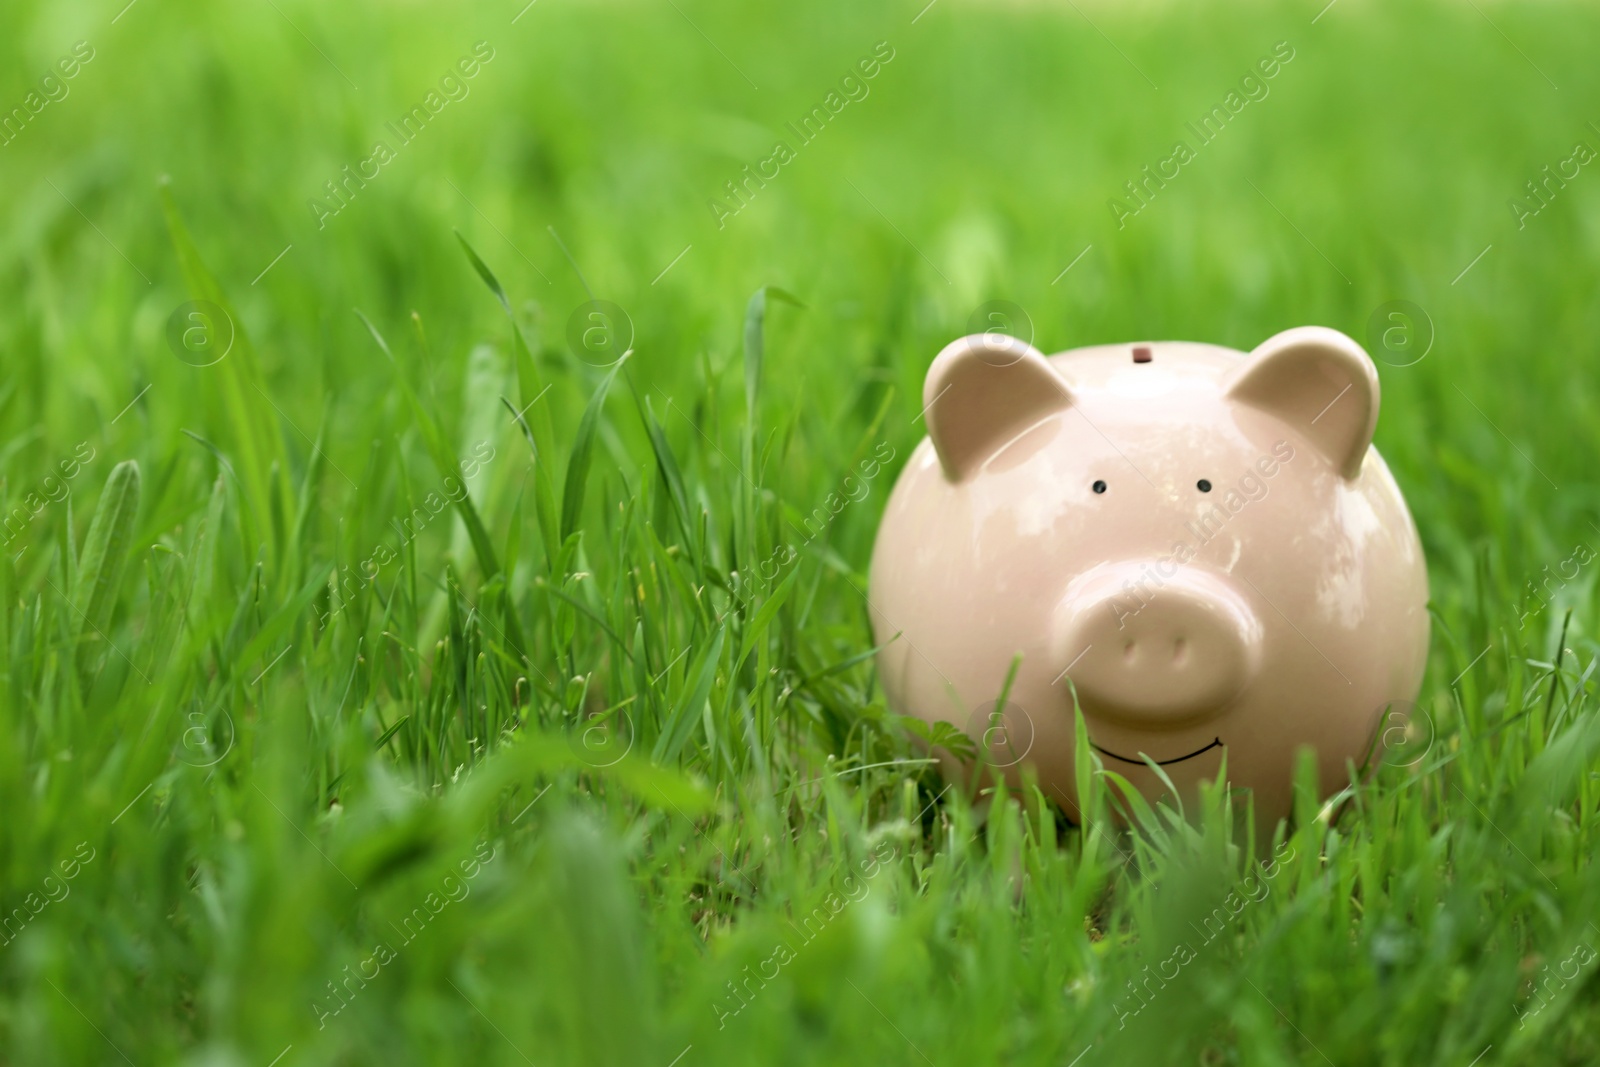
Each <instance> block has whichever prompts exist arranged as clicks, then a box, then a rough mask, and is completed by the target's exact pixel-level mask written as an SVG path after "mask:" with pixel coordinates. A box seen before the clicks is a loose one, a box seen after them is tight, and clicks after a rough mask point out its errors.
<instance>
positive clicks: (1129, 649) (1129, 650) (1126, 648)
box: [1122, 641, 1134, 663]
mask: <svg viewBox="0 0 1600 1067" xmlns="http://www.w3.org/2000/svg"><path fill="white" fill-rule="evenodd" d="M1133 656H1134V645H1133V642H1132V641H1129V642H1128V643H1127V644H1125V645H1123V646H1122V658H1123V659H1125V660H1127V661H1128V662H1129V663H1132V662H1133Z"/></svg>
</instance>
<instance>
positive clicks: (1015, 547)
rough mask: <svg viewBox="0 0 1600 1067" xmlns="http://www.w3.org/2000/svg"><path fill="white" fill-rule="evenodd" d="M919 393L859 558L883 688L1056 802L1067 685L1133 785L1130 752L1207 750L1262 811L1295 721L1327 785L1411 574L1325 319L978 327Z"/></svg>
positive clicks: (1408, 671)
mask: <svg viewBox="0 0 1600 1067" xmlns="http://www.w3.org/2000/svg"><path fill="white" fill-rule="evenodd" d="M924 403H925V404H927V405H928V407H927V420H928V427H929V434H930V436H929V438H928V439H926V440H924V441H923V442H922V443H921V445H920V446H918V448H917V449H916V451H915V452H914V453H913V454H912V456H911V457H910V460H909V462H908V463H907V466H906V468H905V470H904V471H903V472H902V473H901V475H900V479H899V481H898V482H897V484H896V485H895V488H894V491H893V493H892V495H891V497H890V499H889V503H888V505H887V508H886V511H885V514H884V517H883V523H882V526H881V527H880V529H879V531H878V539H877V543H876V545H875V547H874V551H873V559H872V577H871V589H870V601H871V609H872V620H873V626H874V629H875V633H876V636H877V640H878V642H879V643H880V644H886V647H885V648H884V649H883V651H882V652H881V653H880V654H879V668H880V673H881V677H882V679H883V683H884V687H885V689H886V691H887V694H888V697H889V701H890V705H891V707H893V708H894V709H895V710H896V711H898V712H900V713H902V714H910V715H916V716H919V717H921V718H923V719H926V720H930V721H931V720H945V721H949V722H952V723H954V724H956V725H957V726H959V727H961V728H963V729H964V730H965V731H966V732H967V733H968V735H969V736H971V737H972V738H973V740H974V742H976V743H977V744H978V745H979V746H980V749H981V750H982V756H981V758H982V759H983V760H984V761H985V762H987V763H989V764H990V765H991V766H992V767H994V768H995V769H996V770H997V771H1001V770H1002V769H1003V773H1007V774H1008V775H1011V776H1013V777H1014V776H1015V774H1016V771H1017V769H1018V768H1019V767H1021V766H1022V765H1023V764H1024V763H1027V764H1031V765H1032V766H1033V767H1034V768H1036V770H1037V773H1038V778H1039V782H1040V785H1041V787H1042V788H1043V789H1045V790H1046V791H1047V792H1049V793H1050V794H1052V795H1053V796H1054V797H1055V798H1056V799H1057V800H1058V801H1059V802H1061V803H1062V804H1063V805H1064V806H1065V807H1066V809H1067V810H1068V811H1069V812H1070V813H1072V814H1073V815H1074V817H1076V816H1077V812H1076V804H1075V796H1076V790H1075V787H1074V779H1073V773H1074V772H1073V767H1074V730H1073V692H1074V689H1075V690H1076V693H1077V697H1078V700H1079V702H1080V704H1081V706H1082V708H1083V711H1084V717H1085V723H1086V726H1087V729H1088V736H1089V740H1090V743H1091V744H1093V745H1094V746H1095V748H1096V749H1097V750H1098V752H1099V757H1100V759H1101V761H1102V762H1103V763H1104V764H1105V765H1106V767H1107V768H1108V769H1110V770H1115V771H1116V772H1117V773H1119V774H1121V775H1123V776H1125V777H1126V778H1128V779H1129V780H1130V781H1131V782H1132V783H1133V784H1134V785H1135V786H1136V787H1138V788H1139V789H1140V790H1141V791H1142V792H1143V793H1144V794H1145V795H1146V796H1147V797H1149V798H1152V799H1154V798H1156V797H1158V796H1160V795H1161V794H1162V793H1163V792H1164V790H1165V787H1164V786H1163V785H1162V783H1161V781H1160V779H1159V778H1158V777H1157V775H1156V774H1155V773H1154V772H1153V771H1151V770H1150V769H1149V767H1148V766H1147V765H1146V764H1145V763H1144V760H1143V756H1144V755H1145V754H1148V756H1149V757H1150V758H1151V759H1152V760H1154V761H1155V762H1157V763H1158V764H1160V765H1161V766H1162V770H1163V771H1165V773H1166V774H1167V775H1168V776H1169V777H1170V778H1171V780H1172V781H1173V783H1174V784H1176V785H1177V786H1178V788H1179V789H1180V790H1181V791H1183V792H1184V793H1192V791H1193V789H1194V787H1195V786H1196V785H1197V784H1198V783H1199V782H1200V781H1202V780H1205V779H1209V778H1214V777H1216V775H1217V773H1218V770H1219V768H1220V767H1221V765H1222V758H1223V755H1224V753H1226V757H1227V770H1228V779H1229V782H1230V783H1231V784H1232V785H1233V786H1235V787H1247V788H1249V789H1251V790H1252V791H1253V792H1254V796H1255V802H1256V808H1257V811H1258V813H1259V814H1261V815H1264V816H1266V817H1268V818H1276V817H1279V816H1282V815H1285V814H1287V812H1288V810H1289V807H1290V776H1291V772H1292V767H1293V761H1294V752H1295V750H1296V749H1297V748H1298V747H1300V746H1309V747H1310V748H1312V749H1314V750H1315V752H1316V758H1317V761H1318V765H1319V777H1320V781H1321V783H1322V785H1323V788H1324V789H1325V790H1327V791H1330V792H1331V791H1333V790H1336V789H1338V788H1340V787H1341V786H1342V785H1343V784H1344V783H1345V782H1346V781H1347V780H1348V773H1347V770H1346V761H1351V760H1353V761H1356V762H1359V761H1360V760H1361V759H1362V757H1363V755H1364V753H1366V752H1367V750H1368V747H1369V743H1370V742H1371V741H1372V739H1373V737H1374V730H1375V727H1376V726H1377V724H1378V723H1379V721H1380V720H1381V719H1382V718H1383V716H1384V714H1385V711H1386V709H1387V708H1388V707H1389V706H1390V705H1391V704H1392V702H1397V701H1399V702H1403V701H1409V700H1411V699H1412V698H1414V697H1415V696H1416V693H1417V690H1418V687H1419V686H1420V684H1421V679H1422V671H1423V666H1424V661H1425V659H1426V656H1427V648H1428V630H1429V622H1428V614H1427V600H1428V589H1427V574H1426V570H1425V567H1424V561H1423V556H1422V548H1421V545H1420V543H1419V541H1418V538H1417V531H1416V527H1415V525H1414V523H1413V522H1412V519H1411V515H1410V513H1409V512H1408V511H1407V510H1406V506H1405V501H1404V500H1403V499H1402V498H1401V495H1400V491H1399V489H1398V488H1397V487H1396V485H1395V482H1394V479H1393V478H1392V477H1391V476H1390V474H1389V471H1388V468H1387V467H1385V466H1384V463H1383V460H1382V458H1381V457H1380V456H1379V455H1378V453H1377V451H1376V450H1375V449H1373V448H1372V447H1371V440H1372V432H1373V428H1374V427H1375V425H1376V422H1377V415H1378V377H1377V373H1376V370H1375V369H1374V367H1373V365H1372V362H1371V360H1370V359H1369V358H1368V357H1367V355H1366V353H1365V352H1363V351H1362V350H1361V348H1360V346H1359V345H1357V344H1356V343H1355V342H1354V341H1352V340H1351V339H1350V338H1348V337H1346V336H1344V335H1343V334H1340V333H1338V332H1336V331H1333V330H1327V329H1322V328H1320V327H1302V328H1300V329H1295V330H1290V331H1287V332H1285V333H1283V334H1279V335H1278V336H1276V337H1274V338H1272V339H1271V340H1269V341H1266V342H1265V343H1263V344H1262V345H1260V346H1259V347H1258V348H1256V349H1255V351H1253V352H1251V353H1249V354H1248V355H1246V354H1245V353H1242V352H1236V351H1233V350H1231V349H1226V348H1219V347H1215V346H1211V345H1203V344H1190V343H1184V342H1149V343H1143V344H1139V345H1108V346H1101V347H1095V348H1083V349H1076V350H1073V351H1069V352H1063V353H1060V354H1058V355H1055V356H1051V357H1049V358H1048V359H1047V358H1046V357H1044V356H1043V355H1041V354H1040V353H1039V352H1038V351H1036V350H1035V349H1033V348H1031V347H1030V346H1027V345H1024V344H1022V343H1021V342H1018V341H1015V340H1013V339H1011V338H1007V337H1004V336H998V335H978V336H974V337H969V338H965V339H963V340H961V341H957V342H955V343H954V344H952V345H950V346H949V347H947V348H946V349H945V350H944V351H943V352H941V353H940V354H939V356H938V358H937V359H935V360H934V363H933V366H932V367H931V368H930V369H929V371H928V377H927V381H926V385H925V392H924ZM1017 655H1020V656H1021V657H1022V659H1021V665H1020V667H1019V668H1018V670H1017V675H1016V679H1015V681H1014V683H1013V685H1012V688H1011V692H1010V696H1009V698H1008V700H1007V702H1006V704H1005V707H1004V708H1003V710H1001V711H999V713H998V714H997V713H996V707H995V702H996V699H997V698H998V697H999V695H1000V692H1001V688H1002V686H1003V684H1004V681H1005V678H1006V674H1007V672H1008V670H1009V669H1010V667H1011V664H1012V660H1013V658H1014V657H1015V656H1017ZM947 767H949V761H947ZM949 769H950V770H953V771H958V770H959V769H958V768H955V767H949Z"/></svg>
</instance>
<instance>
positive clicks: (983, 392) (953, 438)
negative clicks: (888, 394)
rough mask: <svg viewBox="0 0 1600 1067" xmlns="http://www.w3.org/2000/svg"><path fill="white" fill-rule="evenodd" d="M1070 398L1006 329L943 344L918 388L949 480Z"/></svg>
mask: <svg viewBox="0 0 1600 1067" xmlns="http://www.w3.org/2000/svg"><path fill="white" fill-rule="evenodd" d="M1071 403H1072V394H1071V393H1070V392H1068V390H1067V385H1066V383H1065V382H1063V381H1062V380H1061V377H1060V375H1058V374H1056V372H1055V371H1053V370H1051V369H1050V364H1049V363H1048V362H1046V360H1045V358H1044V356H1043V355H1041V354H1040V352H1039V350H1038V349H1037V348H1034V347H1033V346H1032V345H1030V344H1028V343H1027V342H1025V341H1019V340H1017V339H1016V338H1014V337H1007V336H1006V335H1005V334H991V333H978V334H973V335H972V336H971V337H963V338H962V339H961V340H959V341H953V342H951V343H950V344H948V345H946V346H945V348H944V351H942V352H940V353H939V355H938V356H937V357H935V358H934V361H933V366H931V367H929V368H928V377H927V380H926V381H924V382H923V385H922V404H923V410H925V411H926V412H927V418H928V436H930V437H932V438H933V447H934V448H935V449H936V450H937V451H938V453H939V462H940V464H941V465H942V466H943V467H944V473H945V476H946V477H947V478H949V479H950V480H951V481H955V482H959V481H961V480H962V479H964V478H966V477H967V476H968V475H970V474H971V473H972V472H973V471H975V470H977V469H978V467H979V466H981V465H982V463H983V461H984V460H986V459H988V458H989V457H990V456H992V455H994V454H995V452H997V451H999V449H1000V447H1001V446H1002V445H1004V444H1006V443H1007V442H1009V441H1011V440H1013V439H1015V438H1016V437H1017V436H1018V435H1019V434H1021V433H1022V432H1023V431H1024V430H1027V429H1028V428H1030V427H1032V426H1034V425H1036V424H1037V423H1039V422H1040V421H1041V420H1043V419H1045V418H1047V417H1048V416H1049V415H1051V414H1052V413H1054V412H1056V411H1061V410H1063V409H1064V408H1066V407H1067V406H1068V405H1069V404H1071Z"/></svg>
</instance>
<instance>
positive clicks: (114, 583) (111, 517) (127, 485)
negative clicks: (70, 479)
mask: <svg viewBox="0 0 1600 1067" xmlns="http://www.w3.org/2000/svg"><path fill="white" fill-rule="evenodd" d="M138 516H139V464H138V463H137V462H136V461H134V460H131V459H125V460H123V461H122V462H121V463H118V464H117V465H116V466H115V467H113V468H112V470H111V476H110V477H109V478H107V479H106V488H105V492H104V493H102V494H101V496H100V505H99V506H98V507H97V508H95V512H94V518H93V520H91V521H90V523H89V534H88V536H87V537H86V538H84V542H83V552H82V554H81V555H79V557H78V568H77V574H76V576H75V580H74V582H73V585H72V604H73V607H75V608H76V609H77V615H78V618H77V620H76V632H75V638H76V640H75V642H74V643H75V644H76V645H77V646H78V649H79V654H78V663H79V667H80V669H87V666H86V665H87V663H88V654H87V651H86V650H85V649H84V646H83V642H84V640H85V638H86V637H87V636H88V634H89V633H91V632H92V633H93V634H94V635H95V636H97V637H100V638H101V639H103V640H105V641H107V642H108V643H109V642H110V638H108V637H106V636H105V631H106V629H107V628H108V627H109V626H110V625H111V609H112V606H113V605H115V603H116V600H117V590H118V588H119V587H120V586H121V584H122V568H123V565H124V564H125V563H126V562H127V558H128V549H129V547H130V545H131V543H132V541H133V523H134V520H135V519H136V518H138Z"/></svg>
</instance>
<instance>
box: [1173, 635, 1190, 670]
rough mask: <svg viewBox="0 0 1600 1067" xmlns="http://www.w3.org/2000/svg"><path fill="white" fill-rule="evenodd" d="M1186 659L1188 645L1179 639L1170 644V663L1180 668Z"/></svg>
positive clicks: (1187, 656)
mask: <svg viewBox="0 0 1600 1067" xmlns="http://www.w3.org/2000/svg"><path fill="white" fill-rule="evenodd" d="M1188 658H1189V643H1188V642H1187V641H1185V640H1184V639H1183V638H1181V637H1180V638H1178V639H1177V640H1176V641H1174V642H1172V662H1173V663H1175V664H1177V665H1178V666H1179V667H1181V666H1183V664H1184V661H1185V660H1187V659H1188Z"/></svg>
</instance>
